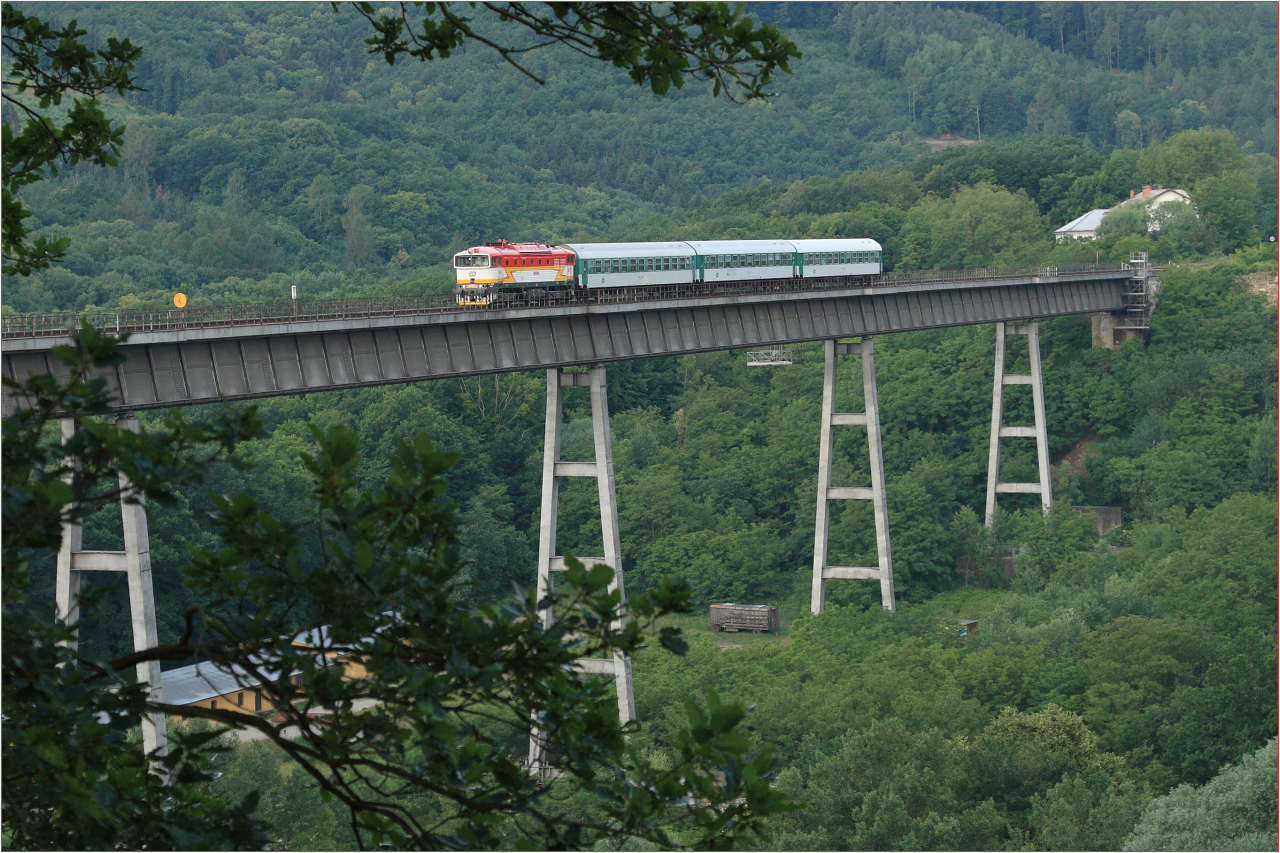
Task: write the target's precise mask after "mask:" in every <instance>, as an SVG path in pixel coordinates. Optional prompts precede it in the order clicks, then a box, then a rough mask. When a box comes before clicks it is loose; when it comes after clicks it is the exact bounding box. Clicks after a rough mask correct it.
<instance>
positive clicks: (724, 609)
mask: <svg viewBox="0 0 1280 853" xmlns="http://www.w3.org/2000/svg"><path fill="white" fill-rule="evenodd" d="M711 630H713V631H750V632H751V633H753V634H759V633H761V632H762V631H763V632H767V631H776V630H778V608H777V607H775V606H774V605H772V604H713V605H711Z"/></svg>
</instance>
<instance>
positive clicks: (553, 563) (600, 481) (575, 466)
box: [529, 365, 636, 776]
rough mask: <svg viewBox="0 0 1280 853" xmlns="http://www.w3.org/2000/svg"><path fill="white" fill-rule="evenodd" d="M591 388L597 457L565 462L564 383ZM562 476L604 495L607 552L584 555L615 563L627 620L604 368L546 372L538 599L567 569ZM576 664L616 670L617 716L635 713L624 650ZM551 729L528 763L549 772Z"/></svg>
mask: <svg viewBox="0 0 1280 853" xmlns="http://www.w3.org/2000/svg"><path fill="white" fill-rule="evenodd" d="M571 387H579V388H588V389H589V390H590V392H591V426H592V432H593V434H594V437H595V461H594V462H566V461H563V460H562V459H561V458H560V438H561V433H562V430H563V426H564V391H563V389H565V388H571ZM563 477H594V478H595V480H596V486H597V490H598V492H599V496H600V530H601V533H602V538H603V540H604V556H603V557H580V558H579V559H580V560H581V561H582V564H583V565H584V566H586V567H587V568H590V567H591V566H593V565H601V564H603V565H607V566H610V567H612V568H613V582H612V583H611V584H610V586H609V589H610V591H612V590H618V591H619V592H620V593H621V599H622V605H621V610H620V615H619V618H618V620H617V621H616V622H615V623H614V627H615V628H618V629H620V628H622V627H623V626H624V625H625V622H626V603H627V595H626V587H625V586H624V584H623V579H622V543H621V539H620V537H619V533H618V495H617V488H616V485H615V482H614V475H613V441H612V438H611V436H610V432H609V399H608V394H607V386H606V382H605V369H604V367H603V366H599V365H597V366H595V367H593V368H592V369H591V370H590V372H588V373H565V372H564V371H563V370H562V369H560V368H553V369H551V370H548V371H547V425H546V433H545V437H544V439H543V451H542V513H541V526H540V529H539V532H538V600H539V601H542V600H543V599H545V598H547V596H549V595H550V594H551V590H552V588H553V578H554V575H555V572H560V571H564V570H565V565H564V557H563V556H562V555H557V554H556V514H557V510H558V507H559V502H560V480H561V478H563ZM552 621H553V614H552V612H551V608H550V607H547V608H545V609H543V611H542V623H543V627H544V628H550V627H551V624H552ZM578 667H579V668H580V669H581V670H582V671H583V672H586V673H590V674H594V675H612V676H613V678H614V683H615V685H616V686H617V691H618V716H619V718H620V719H621V720H622V722H623V723H627V722H630V721H631V720H634V719H635V718H636V701H635V693H634V691H633V689H632V683H631V659H630V658H629V657H628V656H626V655H623V654H621V653H618V654H615V655H614V657H613V659H612V660H610V659H607V658H584V659H582V660H580V661H578ZM547 747H548V744H547V734H546V732H543V731H540V730H539V729H538V728H537V726H536V725H535V726H534V728H533V730H532V732H531V733H530V737H529V768H530V769H531V770H537V771H538V772H539V773H541V774H542V775H544V776H545V775H547V773H548V767H547V760H546V759H547Z"/></svg>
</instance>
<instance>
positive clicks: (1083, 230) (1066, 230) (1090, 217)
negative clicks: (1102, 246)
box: [1053, 208, 1111, 243]
mask: <svg viewBox="0 0 1280 853" xmlns="http://www.w3.org/2000/svg"><path fill="white" fill-rule="evenodd" d="M1110 212H1111V210H1110V208H1098V209H1097V210H1091V211H1089V212H1088V213H1086V214H1085V215H1084V216H1077V217H1076V218H1075V219H1073V220H1071V221H1070V222H1068V223H1067V224H1066V225H1063V226H1062V227H1061V228H1059V229H1058V230H1057V231H1054V232H1053V239H1055V240H1057V241H1058V242H1059V243H1061V242H1062V241H1064V240H1096V239H1098V226H1099V225H1101V224H1102V217H1104V216H1106V215H1107V214H1108V213H1110Z"/></svg>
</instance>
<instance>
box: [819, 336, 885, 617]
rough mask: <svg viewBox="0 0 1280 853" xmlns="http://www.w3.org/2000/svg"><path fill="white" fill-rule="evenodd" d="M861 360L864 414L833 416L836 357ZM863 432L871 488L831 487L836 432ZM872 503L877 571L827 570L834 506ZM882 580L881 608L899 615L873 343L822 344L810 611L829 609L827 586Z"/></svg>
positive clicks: (862, 568)
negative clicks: (833, 582)
mask: <svg viewBox="0 0 1280 853" xmlns="http://www.w3.org/2000/svg"><path fill="white" fill-rule="evenodd" d="M841 355H857V356H859V357H860V360H861V362H862V396H863V400H864V408H865V409H866V411H864V412H858V413H840V412H836V410H835V403H836V366H837V360H836V359H837V356H841ZM852 425H857V426H865V427H866V428H867V452H868V454H869V456H870V461H871V488H869V489H868V488H864V487H854V488H850V487H846V486H834V487H833V486H832V485H831V455H832V449H833V439H832V434H831V428H832V427H833V426H852ZM840 499H846V500H869V501H871V504H872V509H873V515H874V516H875V527H876V555H877V558H878V559H877V565H876V566H873V567H854V566H829V565H827V546H828V538H829V533H830V527H831V507H830V503H829V502H830V501H832V500H840ZM836 578H840V579H850V580H853V579H856V580H878V581H879V582H880V602H881V605H882V606H883V607H884V609H885V610H889V611H892V610H895V609H896V604H895V601H894V594H893V554H892V551H891V549H890V547H889V511H888V506H887V500H886V494H885V483H884V452H883V447H882V445H881V442H880V399H879V396H878V395H877V393H876V361H875V344H874V339H873V338H871V337H870V336H867V337H864V338H863V339H862V342H861V343H857V344H842V343H837V342H836V341H832V340H828V341H826V342H825V343H824V365H823V374H822V437H821V439H820V444H819V447H818V508H817V522H816V524H815V528H814V535H813V589H812V594H811V598H810V605H809V607H810V610H812V611H813V612H814V613H815V614H816V613H821V612H822V610H823V608H824V606H825V605H826V590H827V586H826V585H827V581H828V580H832V579H836Z"/></svg>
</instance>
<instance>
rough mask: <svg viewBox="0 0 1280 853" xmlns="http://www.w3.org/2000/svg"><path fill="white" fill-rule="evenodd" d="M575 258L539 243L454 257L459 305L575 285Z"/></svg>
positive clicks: (500, 245) (498, 246)
mask: <svg viewBox="0 0 1280 853" xmlns="http://www.w3.org/2000/svg"><path fill="white" fill-rule="evenodd" d="M576 262H577V257H576V256H575V255H574V253H573V252H572V251H571V250H569V249H566V248H564V247H563V246H546V245H544V244H542V243H508V242H507V241H506V240H502V241H500V242H498V243H485V244H484V245H483V246H475V247H473V248H470V249H467V250H466V251H465V252H459V253H458V254H456V255H454V256H453V266H454V268H455V269H456V270H457V271H458V302H459V303H460V304H463V305H480V304H488V303H490V302H493V301H495V298H498V297H499V296H500V295H501V294H508V293H529V292H530V291H537V290H548V289H551V290H559V289H563V288H566V287H571V286H572V285H573V282H574V265H575V263H576Z"/></svg>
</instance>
